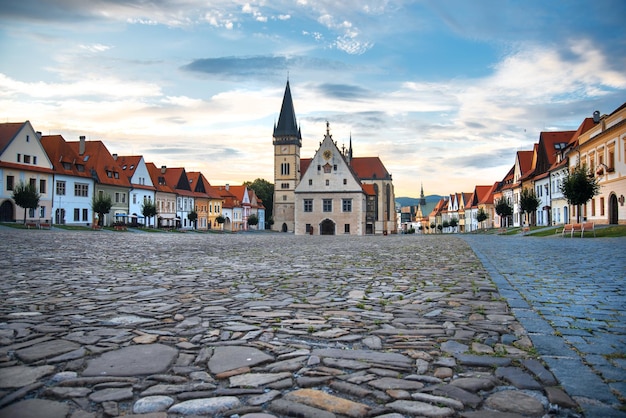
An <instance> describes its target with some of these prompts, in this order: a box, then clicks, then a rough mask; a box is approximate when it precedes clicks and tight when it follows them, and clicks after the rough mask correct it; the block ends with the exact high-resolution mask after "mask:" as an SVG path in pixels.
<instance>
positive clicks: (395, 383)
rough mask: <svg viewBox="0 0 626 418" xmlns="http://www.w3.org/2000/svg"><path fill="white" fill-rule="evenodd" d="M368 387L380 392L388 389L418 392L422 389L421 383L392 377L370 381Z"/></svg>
mask: <svg viewBox="0 0 626 418" xmlns="http://www.w3.org/2000/svg"><path fill="white" fill-rule="evenodd" d="M367 384H368V385H370V386H372V387H375V388H376V389H380V390H388V389H405V390H419V389H422V388H423V387H424V384H423V383H421V382H416V381H412V380H405V379H395V378H393V377H383V378H382V379H376V380H370V381H369V382H367Z"/></svg>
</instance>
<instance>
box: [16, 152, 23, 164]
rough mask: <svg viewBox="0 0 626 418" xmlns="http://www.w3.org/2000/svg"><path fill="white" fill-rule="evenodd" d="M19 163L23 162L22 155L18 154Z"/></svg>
mask: <svg viewBox="0 0 626 418" xmlns="http://www.w3.org/2000/svg"><path fill="white" fill-rule="evenodd" d="M17 162H18V163H21V162H22V154H20V153H18V154H17Z"/></svg>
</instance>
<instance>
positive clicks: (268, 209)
mask: <svg viewBox="0 0 626 418" xmlns="http://www.w3.org/2000/svg"><path fill="white" fill-rule="evenodd" d="M243 184H244V186H248V188H250V189H252V190H254V193H256V195H257V197H258V198H259V199H261V200H262V201H263V206H264V207H265V219H267V220H268V221H267V223H268V224H270V222H271V223H274V221H273V220H272V215H273V213H272V211H273V210H274V208H273V206H274V185H273V184H272V183H270V182H269V181H267V180H264V179H256V180H254V181H253V182H250V181H246V182H244V183H243ZM269 226H270V227H271V224H270V225H269Z"/></svg>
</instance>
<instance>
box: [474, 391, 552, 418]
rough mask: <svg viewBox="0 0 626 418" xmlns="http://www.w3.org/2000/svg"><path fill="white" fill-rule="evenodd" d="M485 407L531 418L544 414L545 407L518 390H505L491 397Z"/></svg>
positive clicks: (486, 401)
mask: <svg viewBox="0 0 626 418" xmlns="http://www.w3.org/2000/svg"><path fill="white" fill-rule="evenodd" d="M485 405H486V406H488V407H489V408H492V409H495V410H498V411H502V412H515V413H518V414H521V415H527V416H531V417H540V416H542V415H543V414H544V409H543V405H542V404H541V402H540V401H538V400H537V399H536V398H534V397H532V396H530V395H527V394H526V393H524V392H521V391H517V390H503V391H501V392H496V393H494V394H492V395H489V396H488V397H487V399H485Z"/></svg>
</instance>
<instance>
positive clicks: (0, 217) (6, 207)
mask: <svg viewBox="0 0 626 418" xmlns="http://www.w3.org/2000/svg"><path fill="white" fill-rule="evenodd" d="M14 213H15V209H14V208H13V202H11V201H10V200H5V201H4V202H2V205H0V222H13V221H14V220H15V219H13V214H14Z"/></svg>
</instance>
